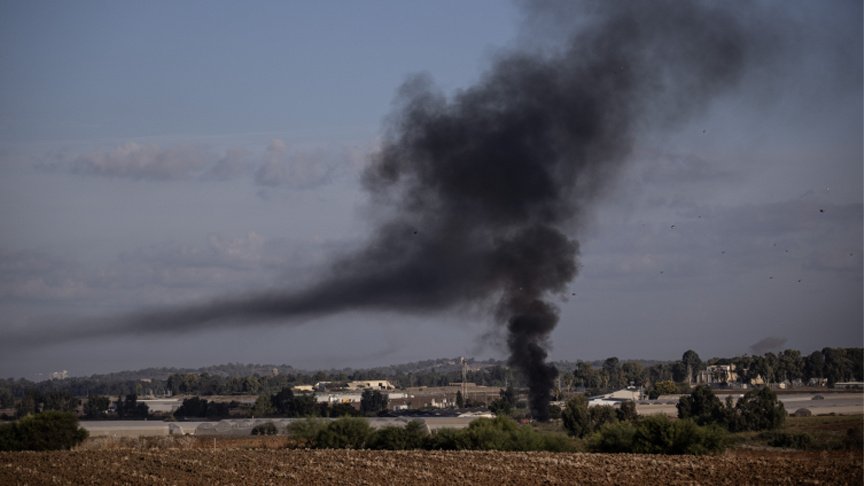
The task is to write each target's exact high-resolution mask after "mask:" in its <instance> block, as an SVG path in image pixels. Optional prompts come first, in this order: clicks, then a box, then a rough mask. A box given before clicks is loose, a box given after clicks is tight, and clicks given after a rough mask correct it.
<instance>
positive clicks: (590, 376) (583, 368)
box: [573, 360, 600, 389]
mask: <svg viewBox="0 0 864 486" xmlns="http://www.w3.org/2000/svg"><path fill="white" fill-rule="evenodd" d="M573 378H574V380H575V381H576V383H578V384H579V386H581V387H582V388H585V389H596V388H600V379H599V376H598V374H597V370H595V369H594V367H592V366H591V363H586V362H584V361H581V360H580V361H577V362H576V368H575V369H574V370H573Z"/></svg>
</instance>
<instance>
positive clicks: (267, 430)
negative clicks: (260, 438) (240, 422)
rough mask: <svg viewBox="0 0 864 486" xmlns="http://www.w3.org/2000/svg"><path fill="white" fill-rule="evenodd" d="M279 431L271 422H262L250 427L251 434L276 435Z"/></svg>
mask: <svg viewBox="0 0 864 486" xmlns="http://www.w3.org/2000/svg"><path fill="white" fill-rule="evenodd" d="M277 432H279V431H278V429H276V424H274V423H273V422H264V423H263V424H258V425H256V426H255V427H252V435H276V433H277Z"/></svg>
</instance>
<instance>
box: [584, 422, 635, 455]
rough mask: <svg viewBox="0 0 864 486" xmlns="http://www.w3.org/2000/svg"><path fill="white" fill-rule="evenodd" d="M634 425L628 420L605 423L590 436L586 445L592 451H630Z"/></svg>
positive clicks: (631, 449)
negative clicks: (598, 430) (597, 431)
mask: <svg viewBox="0 0 864 486" xmlns="http://www.w3.org/2000/svg"><path fill="white" fill-rule="evenodd" d="M635 434H636V426H635V425H633V424H632V423H630V422H617V423H611V424H607V425H606V426H605V427H603V429H602V430H601V431H600V432H599V433H597V434H594V436H592V437H591V439H590V441H589V443H588V447H589V448H590V449H591V450H592V451H594V452H632V451H633V436H634V435H635Z"/></svg>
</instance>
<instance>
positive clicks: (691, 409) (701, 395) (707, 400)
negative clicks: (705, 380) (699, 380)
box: [676, 385, 727, 426]
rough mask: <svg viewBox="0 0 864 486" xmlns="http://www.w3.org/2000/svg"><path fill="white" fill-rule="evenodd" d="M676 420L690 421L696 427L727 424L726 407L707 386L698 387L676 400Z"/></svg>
mask: <svg viewBox="0 0 864 486" xmlns="http://www.w3.org/2000/svg"><path fill="white" fill-rule="evenodd" d="M676 408H677V409H678V418H680V419H691V420H693V421H694V422H695V423H696V424H697V425H708V424H719V425H724V426H725V424H726V423H727V413H726V407H724V406H723V403H722V402H721V401H720V399H719V398H717V395H715V394H714V392H712V391H711V388H709V387H708V386H707V385H700V386H697V387H696V388H694V389H693V391H692V392H691V393H690V394H689V395H684V396H682V397H681V399H680V400H678V405H676Z"/></svg>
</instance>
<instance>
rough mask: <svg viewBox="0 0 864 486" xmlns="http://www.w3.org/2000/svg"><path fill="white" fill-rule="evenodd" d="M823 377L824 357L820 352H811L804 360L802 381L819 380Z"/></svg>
mask: <svg viewBox="0 0 864 486" xmlns="http://www.w3.org/2000/svg"><path fill="white" fill-rule="evenodd" d="M824 377H825V355H823V354H822V352H821V351H813V352H812V353H810V355H808V356H807V357H806V358H804V379H805V380H807V381H809V380H811V379H819V378H824Z"/></svg>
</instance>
